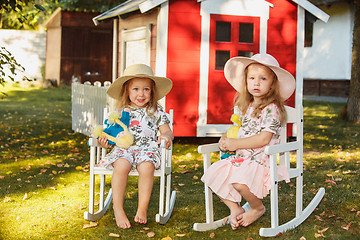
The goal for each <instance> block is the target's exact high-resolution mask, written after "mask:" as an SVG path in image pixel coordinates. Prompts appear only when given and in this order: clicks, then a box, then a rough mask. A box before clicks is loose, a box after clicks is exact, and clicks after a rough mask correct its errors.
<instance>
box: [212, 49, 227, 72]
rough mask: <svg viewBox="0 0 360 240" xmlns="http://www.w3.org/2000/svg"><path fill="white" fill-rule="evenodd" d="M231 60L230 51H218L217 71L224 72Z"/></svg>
mask: <svg viewBox="0 0 360 240" xmlns="http://www.w3.org/2000/svg"><path fill="white" fill-rule="evenodd" d="M229 58H230V51H216V59H215V70H224V66H225V63H226V61H227V60H229Z"/></svg>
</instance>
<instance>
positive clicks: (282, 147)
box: [265, 141, 300, 155]
mask: <svg viewBox="0 0 360 240" xmlns="http://www.w3.org/2000/svg"><path fill="white" fill-rule="evenodd" d="M298 149H300V142H298V141H296V142H290V143H284V144H276V145H272V146H266V147H265V154H267V155H272V154H277V153H282V152H290V151H295V150H298Z"/></svg>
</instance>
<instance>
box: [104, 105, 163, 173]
mask: <svg viewBox="0 0 360 240" xmlns="http://www.w3.org/2000/svg"><path fill="white" fill-rule="evenodd" d="M129 108H130V126H129V132H130V133H131V134H132V135H133V136H134V143H133V144H132V145H131V146H130V147H129V148H128V149H123V148H120V147H118V146H114V147H113V149H112V150H111V152H109V153H108V154H107V155H106V156H105V157H104V159H102V160H101V161H100V163H99V165H100V166H102V167H106V168H108V169H112V168H113V166H112V164H113V163H114V162H115V161H116V160H117V159H119V158H125V159H127V160H128V161H129V162H130V164H131V165H132V167H133V168H136V166H138V165H139V164H140V163H142V162H144V161H149V162H152V163H153V164H154V166H155V168H159V167H160V160H161V157H160V149H159V144H158V140H157V133H158V130H159V127H160V126H161V125H163V124H167V123H169V122H170V121H169V119H168V117H167V116H166V113H165V111H164V110H163V108H162V107H160V106H158V107H157V111H156V112H155V113H154V114H153V115H151V116H150V115H149V114H148V113H147V112H146V108H133V107H129Z"/></svg>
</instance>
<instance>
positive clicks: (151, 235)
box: [146, 232, 155, 238]
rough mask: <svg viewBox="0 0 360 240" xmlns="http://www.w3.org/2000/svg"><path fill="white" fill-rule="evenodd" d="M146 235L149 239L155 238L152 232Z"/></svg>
mask: <svg viewBox="0 0 360 240" xmlns="http://www.w3.org/2000/svg"><path fill="white" fill-rule="evenodd" d="M146 235H147V236H148V237H149V238H153V237H155V233H154V232H148V233H147V234H146Z"/></svg>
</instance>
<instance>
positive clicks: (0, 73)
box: [0, 47, 29, 86]
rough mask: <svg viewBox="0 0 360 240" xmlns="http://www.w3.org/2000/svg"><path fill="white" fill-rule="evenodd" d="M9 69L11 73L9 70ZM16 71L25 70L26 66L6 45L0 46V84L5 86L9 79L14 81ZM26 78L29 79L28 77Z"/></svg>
mask: <svg viewBox="0 0 360 240" xmlns="http://www.w3.org/2000/svg"><path fill="white" fill-rule="evenodd" d="M7 70H9V71H10V73H9V72H8V71H7ZM16 71H24V68H23V67H22V66H21V65H20V64H19V63H18V62H17V61H16V59H15V58H14V56H13V55H12V54H11V53H10V52H9V51H8V50H6V49H5V48H4V47H1V48H0V84H1V85H2V86H4V84H5V82H6V81H8V80H11V81H14V76H15V75H16ZM26 80H29V79H27V78H26Z"/></svg>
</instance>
